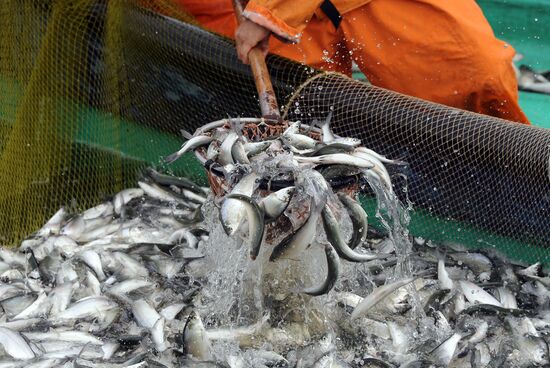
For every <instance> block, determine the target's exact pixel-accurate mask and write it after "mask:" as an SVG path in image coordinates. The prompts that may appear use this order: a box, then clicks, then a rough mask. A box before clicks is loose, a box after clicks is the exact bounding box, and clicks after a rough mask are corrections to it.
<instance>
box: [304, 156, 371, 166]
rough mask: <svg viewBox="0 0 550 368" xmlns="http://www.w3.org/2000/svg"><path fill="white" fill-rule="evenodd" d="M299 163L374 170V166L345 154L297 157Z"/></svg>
mask: <svg viewBox="0 0 550 368" xmlns="http://www.w3.org/2000/svg"><path fill="white" fill-rule="evenodd" d="M295 159H296V161H298V162H299V163H310V164H313V165H348V166H353V167H357V168H361V169H372V168H373V167H374V164H373V163H372V162H370V161H366V160H364V159H362V158H360V157H354V156H351V155H348V154H345V153H333V154H330V155H321V156H314V157H301V156H298V157H295Z"/></svg>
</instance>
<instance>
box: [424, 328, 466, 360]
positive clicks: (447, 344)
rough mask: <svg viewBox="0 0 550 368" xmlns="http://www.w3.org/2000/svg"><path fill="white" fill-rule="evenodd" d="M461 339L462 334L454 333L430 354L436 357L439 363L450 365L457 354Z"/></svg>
mask: <svg viewBox="0 0 550 368" xmlns="http://www.w3.org/2000/svg"><path fill="white" fill-rule="evenodd" d="M461 339H462V335H461V334H459V333H454V334H453V335H452V336H451V337H449V338H448V339H447V340H445V341H444V342H442V343H441V344H440V345H439V346H438V347H437V348H435V349H434V350H433V351H432V352H431V353H430V354H431V355H432V356H433V357H434V359H435V361H436V362H437V363H439V364H442V365H444V366H448V365H449V364H450V363H451V361H452V359H453V357H454V355H455V351H456V348H457V346H458V343H459V341H460V340H461Z"/></svg>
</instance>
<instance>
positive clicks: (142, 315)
mask: <svg viewBox="0 0 550 368" xmlns="http://www.w3.org/2000/svg"><path fill="white" fill-rule="evenodd" d="M132 313H133V314H134V317H135V318H136V321H137V322H138V324H139V325H140V326H143V327H145V328H153V326H154V325H155V323H156V322H157V321H158V320H159V319H160V318H161V316H160V315H159V314H158V313H157V311H156V310H155V308H153V307H151V305H149V303H147V301H145V300H144V299H139V300H136V301H135V302H133V303H132Z"/></svg>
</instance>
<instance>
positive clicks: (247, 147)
mask: <svg viewBox="0 0 550 368" xmlns="http://www.w3.org/2000/svg"><path fill="white" fill-rule="evenodd" d="M272 143H273V141H270V140H267V141H260V142H246V143H245V144H244V151H245V152H246V155H247V157H252V156H256V155H257V154H259V153H262V152H263V151H265V150H267V149H268V148H269V146H271V144H272Z"/></svg>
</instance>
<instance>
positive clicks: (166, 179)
mask: <svg viewBox="0 0 550 368" xmlns="http://www.w3.org/2000/svg"><path fill="white" fill-rule="evenodd" d="M144 173H145V174H146V175H147V176H148V177H149V178H150V179H151V180H153V181H154V182H155V183H157V184H160V185H167V186H170V185H175V186H176V187H178V188H183V189H187V190H190V191H192V192H194V193H196V194H201V195H205V194H208V191H205V190H204V189H203V188H201V187H200V186H198V185H197V184H195V183H194V182H193V181H191V180H189V179H187V178H185V177H181V176H173V175H166V174H161V173H159V172H158V171H156V170H155V169H153V168H151V167H148V168H146V169H145V170H144Z"/></svg>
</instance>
